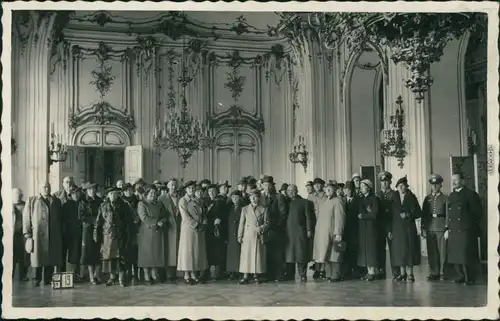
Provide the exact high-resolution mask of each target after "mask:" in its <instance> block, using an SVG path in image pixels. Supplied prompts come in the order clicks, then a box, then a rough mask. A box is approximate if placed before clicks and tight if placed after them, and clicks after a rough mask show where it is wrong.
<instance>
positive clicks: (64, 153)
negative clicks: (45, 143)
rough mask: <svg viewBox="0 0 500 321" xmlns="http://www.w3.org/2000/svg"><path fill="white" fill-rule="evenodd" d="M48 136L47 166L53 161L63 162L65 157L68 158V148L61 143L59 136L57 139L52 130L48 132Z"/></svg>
mask: <svg viewBox="0 0 500 321" xmlns="http://www.w3.org/2000/svg"><path fill="white" fill-rule="evenodd" d="M50 138H51V141H50V144H49V150H48V155H49V166H51V165H52V164H54V163H60V162H65V161H66V159H67V158H68V149H67V147H66V145H64V144H63V143H61V141H60V137H59V139H58V137H57V135H56V134H54V133H53V132H52V133H51V134H50ZM56 139H57V141H56Z"/></svg>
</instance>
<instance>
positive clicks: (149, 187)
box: [144, 184, 158, 194]
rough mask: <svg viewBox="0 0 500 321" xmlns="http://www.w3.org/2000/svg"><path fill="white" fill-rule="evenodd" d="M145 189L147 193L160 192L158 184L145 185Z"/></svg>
mask: <svg viewBox="0 0 500 321" xmlns="http://www.w3.org/2000/svg"><path fill="white" fill-rule="evenodd" d="M144 191H145V192H146V194H147V193H149V192H150V191H156V192H158V185H155V184H148V185H146V186H145V187H144Z"/></svg>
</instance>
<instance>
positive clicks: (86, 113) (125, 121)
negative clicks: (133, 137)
mask: <svg viewBox="0 0 500 321" xmlns="http://www.w3.org/2000/svg"><path fill="white" fill-rule="evenodd" d="M87 123H92V124H95V125H100V126H104V125H109V124H112V123H115V124H118V125H120V126H121V127H123V128H125V129H127V130H134V129H135V122H134V118H133V117H132V115H129V114H126V113H123V112H121V111H119V110H118V109H116V108H113V107H112V106H111V104H110V103H108V102H106V101H100V102H97V103H95V104H94V105H92V107H91V108H88V109H85V110H83V111H77V113H71V114H70V116H69V124H68V125H69V128H71V129H73V130H75V129H76V128H78V127H79V126H82V125H84V124H87Z"/></svg>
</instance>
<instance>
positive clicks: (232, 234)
mask: <svg viewBox="0 0 500 321" xmlns="http://www.w3.org/2000/svg"><path fill="white" fill-rule="evenodd" d="M242 205H243V200H242V197H241V192H240V191H233V192H232V193H231V207H230V209H229V213H228V218H227V233H226V235H227V251H226V271H227V272H228V273H229V279H230V280H234V279H235V277H236V275H237V274H238V273H239V272H240V253H241V245H240V243H239V242H238V227H239V226H240V218H241V209H242Z"/></svg>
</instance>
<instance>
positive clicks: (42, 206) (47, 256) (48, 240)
mask: <svg viewBox="0 0 500 321" xmlns="http://www.w3.org/2000/svg"><path fill="white" fill-rule="evenodd" d="M62 230H63V222H62V212H61V201H60V200H59V199H58V198H57V197H54V196H52V195H50V184H49V183H45V184H43V185H42V186H41V189H40V195H38V196H34V197H31V198H30V199H29V201H28V204H27V205H26V206H25V207H24V212H23V234H24V238H25V239H26V242H29V244H28V246H27V248H28V249H30V250H31V251H28V252H29V253H30V255H31V257H30V259H31V267H33V268H34V269H35V278H34V279H33V286H39V285H40V282H41V281H42V269H43V281H44V283H45V284H50V283H51V280H52V272H53V270H54V268H56V269H57V268H58V267H60V266H61V265H62V258H63V256H62V232H63V231H62Z"/></svg>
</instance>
